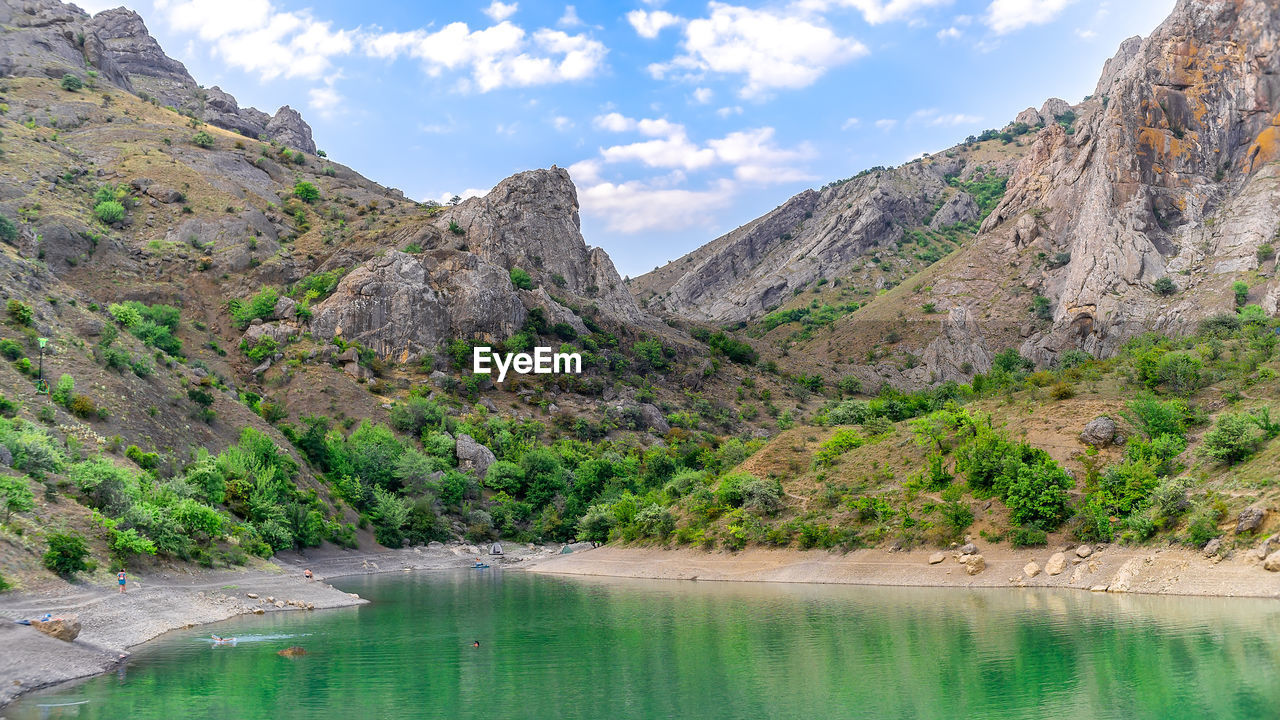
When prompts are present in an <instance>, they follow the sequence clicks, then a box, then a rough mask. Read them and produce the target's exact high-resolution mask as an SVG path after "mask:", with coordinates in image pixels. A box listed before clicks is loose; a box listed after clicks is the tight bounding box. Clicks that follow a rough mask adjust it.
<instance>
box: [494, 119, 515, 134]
mask: <svg viewBox="0 0 1280 720" xmlns="http://www.w3.org/2000/svg"><path fill="white" fill-rule="evenodd" d="M519 127H520V123H518V122H513V123H498V126H497V127H495V128H494V129H493V131H494V132H495V133H497V134H499V135H506V136H508V137H510V136H512V135H515V134H516V130H517V129H519Z"/></svg>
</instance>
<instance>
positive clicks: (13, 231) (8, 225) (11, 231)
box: [0, 215, 18, 245]
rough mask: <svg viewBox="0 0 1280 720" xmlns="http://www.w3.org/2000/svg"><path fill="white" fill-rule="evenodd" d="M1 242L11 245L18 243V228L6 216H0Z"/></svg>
mask: <svg viewBox="0 0 1280 720" xmlns="http://www.w3.org/2000/svg"><path fill="white" fill-rule="evenodd" d="M0 241H3V242H6V243H9V244H10V245H12V244H14V243H16V242H17V241H18V226H16V225H14V224H13V221H12V220H10V219H9V218H7V217H5V216H4V215H0Z"/></svg>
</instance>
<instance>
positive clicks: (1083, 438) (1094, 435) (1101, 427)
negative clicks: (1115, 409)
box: [1080, 415, 1116, 447]
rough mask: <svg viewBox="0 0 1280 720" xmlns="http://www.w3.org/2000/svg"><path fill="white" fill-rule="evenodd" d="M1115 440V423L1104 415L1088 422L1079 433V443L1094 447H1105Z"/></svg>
mask: <svg viewBox="0 0 1280 720" xmlns="http://www.w3.org/2000/svg"><path fill="white" fill-rule="evenodd" d="M1115 439H1116V422H1115V421H1114V420H1112V419H1111V418H1109V417H1107V416H1106V415H1100V416H1098V417H1096V418H1094V419H1092V420H1090V421H1089V424H1087V425H1085V426H1084V430H1081V431H1080V442H1082V443H1084V444H1086V445H1092V446H1094V447H1106V446H1108V445H1110V444H1111V443H1112V441H1114V440H1115Z"/></svg>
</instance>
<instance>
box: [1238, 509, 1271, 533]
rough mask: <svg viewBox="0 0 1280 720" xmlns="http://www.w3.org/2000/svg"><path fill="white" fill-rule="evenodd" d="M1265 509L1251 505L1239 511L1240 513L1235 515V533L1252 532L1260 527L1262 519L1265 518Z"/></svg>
mask: <svg viewBox="0 0 1280 720" xmlns="http://www.w3.org/2000/svg"><path fill="white" fill-rule="evenodd" d="M1266 517H1267V511H1266V510H1264V509H1262V508H1260V507H1258V506H1257V505H1251V506H1249V507H1247V508H1245V509H1244V510H1241V511H1240V515H1239V516H1238V517H1236V534H1237V535H1238V534H1240V533H1247V532H1254V531H1256V530H1257V529H1258V528H1260V527H1262V521H1263V520H1264V519H1266Z"/></svg>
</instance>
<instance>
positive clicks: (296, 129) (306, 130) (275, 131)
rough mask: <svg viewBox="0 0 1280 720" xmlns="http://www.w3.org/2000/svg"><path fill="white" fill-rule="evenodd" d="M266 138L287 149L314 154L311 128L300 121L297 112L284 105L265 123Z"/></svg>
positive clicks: (314, 148)
mask: <svg viewBox="0 0 1280 720" xmlns="http://www.w3.org/2000/svg"><path fill="white" fill-rule="evenodd" d="M266 133H267V137H270V138H271V139H272V140H277V141H279V142H280V143H282V144H284V145H287V146H288V147H291V148H294V149H297V150H301V151H303V152H306V153H311V154H312V155H314V154H315V152H316V144H315V141H313V140H312V139H311V126H310V125H308V124H307V122H306V121H305V120H303V119H302V115H301V114H299V113H298V111H297V110H294V109H293V108H291V107H289V106H288V105H285V106H284V107H282V108H280V109H279V110H277V111H276V114H275V115H273V116H272V117H271V121H270V122H268V123H267V130H266Z"/></svg>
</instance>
